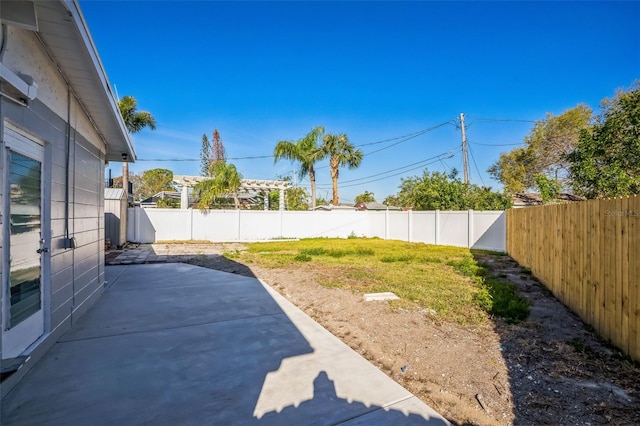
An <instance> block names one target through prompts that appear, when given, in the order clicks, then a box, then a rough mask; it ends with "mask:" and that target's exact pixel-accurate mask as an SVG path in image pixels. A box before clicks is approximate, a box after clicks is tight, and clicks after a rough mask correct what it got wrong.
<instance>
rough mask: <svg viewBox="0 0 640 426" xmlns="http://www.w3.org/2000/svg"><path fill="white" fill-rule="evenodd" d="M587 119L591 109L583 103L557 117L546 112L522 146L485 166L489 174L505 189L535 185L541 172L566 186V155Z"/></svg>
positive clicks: (520, 189)
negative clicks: (487, 167) (487, 166)
mask: <svg viewBox="0 0 640 426" xmlns="http://www.w3.org/2000/svg"><path fill="white" fill-rule="evenodd" d="M591 120H592V112H591V109H590V108H589V107H588V106H586V105H584V104H579V105H578V106H576V107H575V108H571V109H569V110H567V111H565V112H563V113H562V114H560V115H558V116H554V115H553V114H550V113H547V116H546V118H545V119H544V120H542V121H537V122H536V123H535V124H534V126H533V128H532V129H531V131H530V132H529V134H528V135H527V136H526V137H525V138H524V143H525V145H526V146H525V147H522V148H516V149H514V150H512V151H509V152H506V153H503V154H501V155H500V159H499V160H498V161H497V162H496V163H494V164H493V165H492V166H491V167H490V168H489V170H488V172H489V174H491V176H492V177H493V178H494V179H497V180H498V181H500V182H501V183H502V185H503V186H504V188H505V190H507V191H508V192H524V191H525V190H527V189H532V188H535V187H536V175H544V176H545V177H547V178H548V179H553V180H555V181H556V182H557V183H558V184H559V185H560V186H563V187H570V186H571V182H570V180H569V161H568V159H567V154H569V153H570V152H572V151H573V150H574V148H575V147H576V145H577V144H578V137H579V135H580V131H581V130H582V129H586V128H588V127H589V125H590V123H591ZM539 181H540V180H539ZM545 182H546V181H545Z"/></svg>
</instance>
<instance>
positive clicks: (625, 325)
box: [618, 197, 630, 353]
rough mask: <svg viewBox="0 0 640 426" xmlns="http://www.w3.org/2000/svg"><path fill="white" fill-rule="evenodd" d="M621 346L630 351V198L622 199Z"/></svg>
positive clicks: (625, 350)
mask: <svg viewBox="0 0 640 426" xmlns="http://www.w3.org/2000/svg"><path fill="white" fill-rule="evenodd" d="M620 209H621V215H620V240H621V241H620V256H621V259H620V263H621V268H620V271H619V272H620V278H619V280H618V281H619V283H620V319H619V321H620V334H619V339H620V343H619V346H620V348H621V349H622V350H623V351H624V352H626V353H629V219H630V217H629V198H627V197H625V198H622V199H620Z"/></svg>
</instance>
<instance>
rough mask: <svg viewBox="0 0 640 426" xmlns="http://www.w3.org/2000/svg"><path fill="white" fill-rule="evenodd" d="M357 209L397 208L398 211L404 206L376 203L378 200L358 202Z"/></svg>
mask: <svg viewBox="0 0 640 426" xmlns="http://www.w3.org/2000/svg"><path fill="white" fill-rule="evenodd" d="M356 209H357V210H396V211H400V210H402V208H400V207H395V206H388V205H386V204H382V203H376V202H373V203H358V204H356Z"/></svg>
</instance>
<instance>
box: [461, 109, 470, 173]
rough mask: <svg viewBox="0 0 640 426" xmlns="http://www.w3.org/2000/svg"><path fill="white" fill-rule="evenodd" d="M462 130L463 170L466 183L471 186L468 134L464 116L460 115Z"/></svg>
mask: <svg viewBox="0 0 640 426" xmlns="http://www.w3.org/2000/svg"><path fill="white" fill-rule="evenodd" d="M460 128H461V129H462V168H463V169H464V183H465V184H467V185H468V184H469V163H468V159H467V134H466V133H465V129H464V114H463V113H460Z"/></svg>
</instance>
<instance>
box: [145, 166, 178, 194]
mask: <svg viewBox="0 0 640 426" xmlns="http://www.w3.org/2000/svg"><path fill="white" fill-rule="evenodd" d="M162 191H175V188H174V187H173V172H172V171H171V170H167V169H151V170H145V171H144V172H142V175H141V176H140V186H139V189H138V191H137V192H136V196H137V198H138V199H140V200H144V199H145V198H149V197H151V196H153V195H155V194H157V193H158V192H162Z"/></svg>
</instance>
